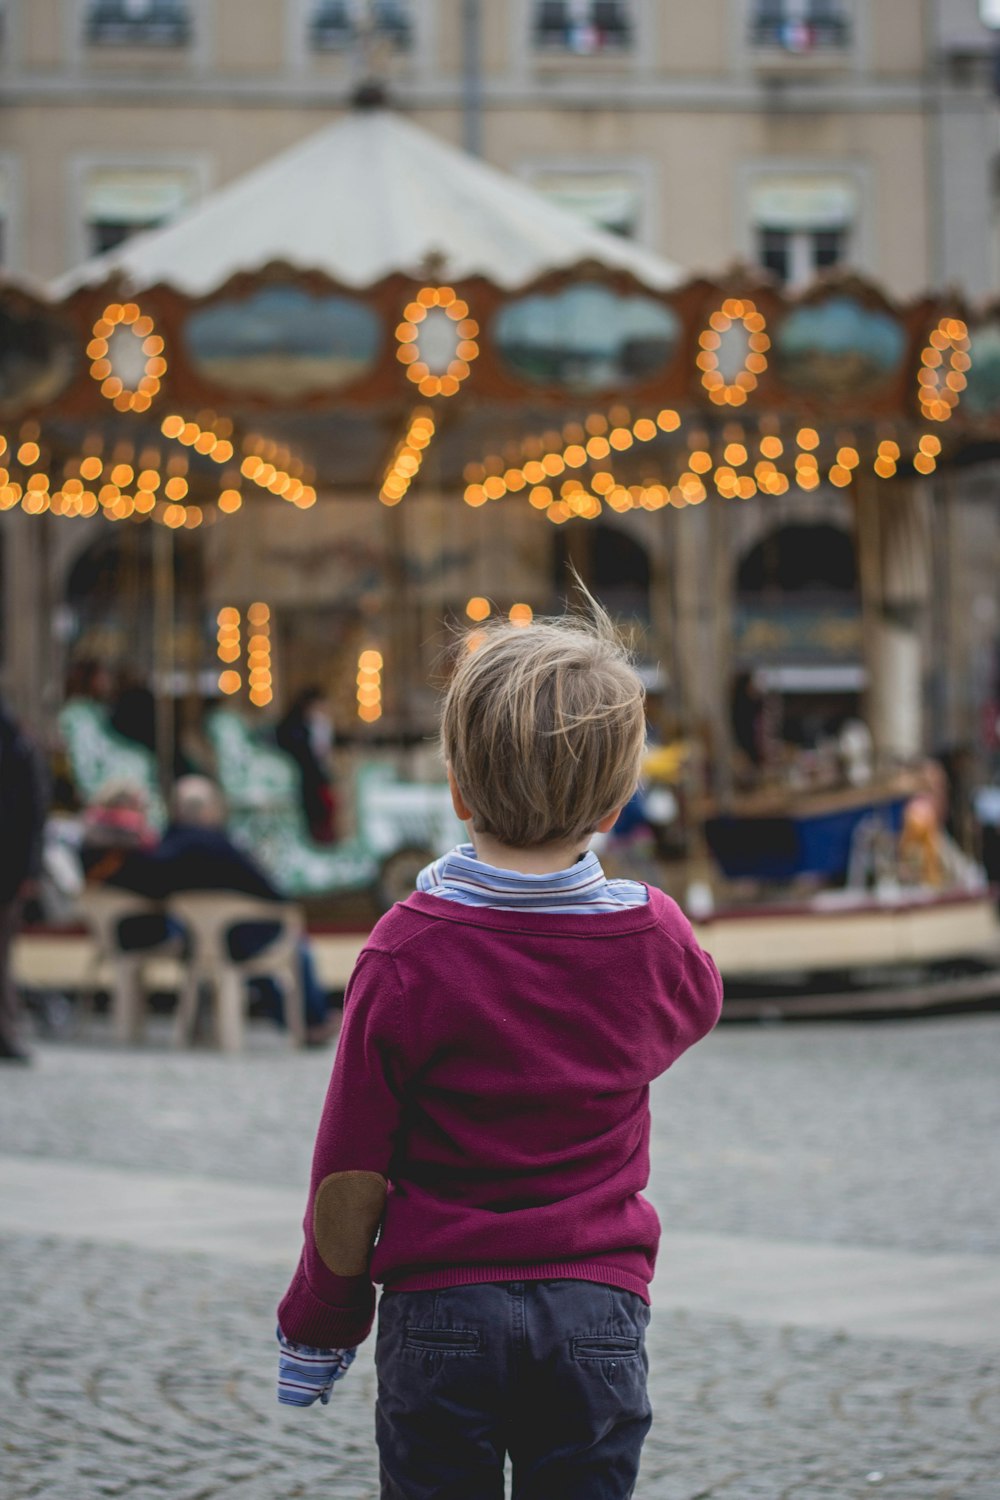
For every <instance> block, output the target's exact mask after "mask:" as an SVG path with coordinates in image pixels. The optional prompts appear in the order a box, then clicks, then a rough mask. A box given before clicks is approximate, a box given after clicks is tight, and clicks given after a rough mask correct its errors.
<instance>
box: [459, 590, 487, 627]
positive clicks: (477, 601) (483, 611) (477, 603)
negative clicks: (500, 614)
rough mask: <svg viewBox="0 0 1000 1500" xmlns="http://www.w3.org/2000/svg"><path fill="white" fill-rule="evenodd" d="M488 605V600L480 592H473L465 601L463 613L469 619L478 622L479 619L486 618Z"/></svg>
mask: <svg viewBox="0 0 1000 1500" xmlns="http://www.w3.org/2000/svg"><path fill="white" fill-rule="evenodd" d="M490 607H491V606H490V601H489V600H488V599H484V598H483V597H482V595H481V594H475V595H473V597H472V598H471V599H470V600H469V601H468V602H467V604H466V606H465V613H466V614H467V615H468V617H469V619H470V620H475V621H476V622H477V624H478V623H479V622H480V621H481V620H485V619H486V617H487V615H488V614H489V613H490Z"/></svg>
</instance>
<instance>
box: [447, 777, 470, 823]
mask: <svg viewBox="0 0 1000 1500" xmlns="http://www.w3.org/2000/svg"><path fill="white" fill-rule="evenodd" d="M446 769H447V771H448V785H449V787H450V788H451V805H452V807H453V808H454V809H455V816H456V818H457V819H458V821H459V822H460V823H468V822H470V821H471V819H472V808H471V807H470V806H469V804H468V803H467V802H466V800H465V798H464V797H463V796H462V793H461V792H460V791H459V787H458V782H457V781H456V780H455V773H454V771H453V770H452V769H451V764H450V762H449V764H448V766H447V768H446Z"/></svg>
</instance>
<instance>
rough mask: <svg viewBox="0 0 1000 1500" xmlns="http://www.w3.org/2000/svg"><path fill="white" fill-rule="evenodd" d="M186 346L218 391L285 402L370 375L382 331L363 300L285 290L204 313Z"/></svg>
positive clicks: (264, 291) (262, 292) (191, 323)
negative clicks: (265, 397)
mask: <svg viewBox="0 0 1000 1500" xmlns="http://www.w3.org/2000/svg"><path fill="white" fill-rule="evenodd" d="M184 339H185V343H186V345H187V351H188V357H189V359H190V360H191V363H192V364H193V365H194V367H195V369H196V370H197V371H198V372H199V374H200V375H202V376H203V377H204V379H206V380H209V381H211V382H212V384H213V385H218V386H221V387H223V388H225V389H227V390H232V391H241V392H248V393H252V394H254V395H261V396H270V397H272V398H275V399H278V400H281V399H293V398H295V397H299V396H304V395H307V394H309V393H311V392H321V391H334V390H341V389H342V388H343V387H345V386H348V385H352V384H353V383H354V382H355V381H357V380H359V379H360V378H361V377H362V376H363V375H367V374H368V373H369V371H370V370H371V369H372V368H373V367H374V365H375V363H376V361H377V359H378V356H379V351H380V348H381V345H382V324H381V321H380V319H379V317H378V315H377V314H376V313H375V312H373V311H372V309H371V308H370V307H368V306H367V305H366V304H365V303H364V302H361V301H359V300H358V299H357V298H354V297H346V296H343V295H341V294H330V295H326V296H319V295H316V294H315V293H313V292H310V291H307V290H306V289H305V288H304V287H300V286H295V285H288V284H283V285H272V286H264V287H261V288H260V289H259V290H257V291H254V292H251V293H250V295H249V296H247V297H226V298H223V299H221V300H220V301H217V302H212V303H211V304H210V305H208V306H207V307H203V308H201V309H200V310H199V311H198V312H195V313H192V314H191V316H190V317H189V318H188V320H187V323H186V324H185V328H184Z"/></svg>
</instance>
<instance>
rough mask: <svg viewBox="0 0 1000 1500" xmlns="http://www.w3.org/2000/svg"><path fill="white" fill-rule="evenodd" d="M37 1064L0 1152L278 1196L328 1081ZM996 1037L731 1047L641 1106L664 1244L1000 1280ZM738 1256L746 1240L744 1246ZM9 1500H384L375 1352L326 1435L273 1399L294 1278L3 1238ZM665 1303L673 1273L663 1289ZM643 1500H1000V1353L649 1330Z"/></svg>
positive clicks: (941, 1031) (960, 1021)
mask: <svg viewBox="0 0 1000 1500" xmlns="http://www.w3.org/2000/svg"><path fill="white" fill-rule="evenodd" d="M162 1041H163V1037H162V1033H159V1032H156V1031H155V1030H154V1042H153V1044H152V1045H150V1047H148V1048H146V1049H144V1050H142V1051H138V1052H120V1051H115V1050H114V1049H113V1048H111V1047H110V1045H109V1044H108V1043H107V1040H106V1037H105V1035H104V1034H103V1033H102V1032H101V1030H100V1028H99V1027H98V1028H95V1031H94V1034H93V1036H92V1038H91V1039H90V1041H89V1042H88V1043H87V1044H86V1045H66V1044H61V1045H45V1046H42V1047H41V1048H40V1049H39V1053H40V1055H39V1058H38V1062H37V1065H36V1067H34V1068H33V1069H30V1070H29V1069H25V1070H23V1071H22V1070H18V1071H17V1072H14V1071H13V1070H11V1071H10V1073H9V1076H8V1075H7V1074H5V1075H4V1079H3V1085H4V1086H3V1089H2V1091H0V1151H3V1152H5V1153H8V1154H9V1153H18V1154H22V1155H24V1156H26V1157H29V1158H31V1157H39V1158H52V1159H56V1160H61V1161H76V1162H88V1163H94V1164H108V1165H118V1166H130V1167H137V1168H141V1169H142V1170H143V1171H146V1172H150V1171H154V1172H163V1173H171V1174H174V1173H191V1174H197V1175H199V1176H210V1177H211V1176H215V1177H218V1178H223V1179H229V1180H242V1181H258V1182H261V1183H271V1184H274V1185H283V1186H287V1185H288V1184H289V1183H293V1182H296V1181H299V1182H302V1184H303V1190H304V1185H305V1181H306V1177H307V1173H308V1165H309V1156H310V1152H311V1146H312V1135H313V1130H314V1128H315V1121H316V1116H317V1114H318V1110H319V1107H320V1104H321V1101H322V1096H323V1091H324V1088H325V1085H326V1079H327V1076H328V1072H329V1066H330V1057H329V1055H328V1054H327V1055H324V1054H315V1053H309V1054H292V1053H290V1052H289V1051H287V1050H286V1049H285V1046H284V1044H283V1042H282V1040H281V1039H280V1038H279V1037H277V1036H276V1035H274V1034H273V1033H271V1032H269V1031H268V1030H267V1029H266V1028H264V1027H263V1026H255V1027H253V1028H251V1045H250V1048H249V1050H248V1052H247V1053H246V1054H245V1055H243V1056H241V1057H238V1058H221V1057H218V1056H216V1055H213V1054H211V1053H208V1052H194V1053H191V1054H185V1055H180V1056H177V1055H174V1054H171V1053H169V1052H167V1051H165V1050H162ZM998 1063H1000V1017H995V1016H983V1017H953V1018H949V1019H947V1020H935V1021H909V1022H906V1023H893V1024H879V1025H874V1026H861V1025H855V1024H848V1025H842V1026H839V1025H836V1026H835V1025H819V1026H809V1027H793V1026H788V1027H777V1028H766V1029H765V1028H762V1029H757V1028H729V1029H723V1030H722V1031H720V1032H718V1033H716V1035H715V1036H714V1037H713V1038H712V1039H710V1041H709V1042H708V1043H707V1044H706V1045H705V1046H704V1047H703V1048H699V1049H697V1050H696V1051H695V1052H694V1053H693V1054H691V1055H690V1056H689V1057H688V1058H685V1059H683V1060H682V1061H681V1063H680V1064H678V1066H677V1067H676V1068H675V1069H674V1070H672V1072H671V1074H670V1075H668V1076H667V1078H665V1079H664V1080H662V1081H661V1082H660V1083H659V1084H658V1085H657V1086H656V1088H655V1090H654V1118H655V1129H654V1141H653V1182H652V1189H651V1195H652V1196H653V1198H654V1201H655V1202H656V1203H657V1206H658V1208H659V1209H660V1212H661V1215H662V1216H663V1218H664V1219H665V1221H666V1222H668V1223H669V1224H670V1225H671V1226H672V1227H674V1228H676V1229H683V1230H690V1231H705V1232H712V1233H722V1234H729V1235H733V1236H739V1235H741V1234H742V1235H746V1236H763V1237H768V1236H770V1237H774V1238H790V1239H796V1238H797V1239H801V1240H811V1241H813V1242H819V1243H840V1244H845V1245H852V1246H873V1247H878V1246H886V1247H890V1246H891V1247H896V1248H898V1249H902V1250H907V1251H910V1252H920V1251H935V1252H952V1253H957V1254H961V1253H967V1254H980V1255H982V1254H986V1255H996V1254H1000V1212H998V1208H1000V1203H998V1199H1000V1184H998V1182H997V1180H996V1173H995V1161H994V1160H992V1159H991V1154H990V1153H991V1143H993V1142H995V1140H996V1139H997V1134H998V1128H1000V1090H998V1089H997V1086H996V1079H997V1077H998V1076H1000V1069H998ZM737 1243H738V1241H737ZM0 1264H2V1266H3V1276H2V1282H0V1327H2V1328H3V1344H4V1358H3V1359H2V1360H0V1414H2V1436H0V1496H2V1500H97V1497H104V1496H108V1497H122V1500H222V1497H225V1500H296V1497H302V1500H306V1497H308V1500H313V1497H315V1496H319V1495H322V1496H324V1497H326V1500H374V1497H375V1496H376V1495H377V1478H376V1475H377V1465H376V1459H375V1452H374V1441H373V1435H372V1426H373V1420H372V1414H373V1405H374V1392H375V1379H374V1369H373V1366H372V1346H371V1342H370V1341H369V1343H368V1344H367V1345H365V1346H363V1348H362V1350H361V1353H360V1354H359V1357H358V1360H357V1363H356V1364H355V1365H354V1367H353V1368H352V1370H351V1371H350V1373H349V1375H348V1376H347V1378H346V1379H345V1381H344V1382H343V1383H342V1384H341V1385H340V1386H339V1387H338V1389H337V1392H336V1394H335V1397H334V1400H333V1402H332V1404H331V1406H330V1407H329V1408H311V1409H309V1410H307V1411H293V1410H286V1409H284V1408H280V1407H278V1405H277V1404H276V1402H275V1400H274V1393H273V1377H274V1368H275V1358H274V1347H273V1318H274V1307H275V1304H276V1301H277V1298H278V1296H279V1294H280V1292H281V1290H282V1289H283V1282H284V1279H285V1277H284V1273H283V1272H282V1271H280V1270H279V1269H278V1268H276V1267H270V1266H254V1265H240V1266H235V1265H230V1264H226V1263H224V1262H222V1261H220V1260H219V1259H218V1258H216V1257H213V1256H207V1255H196V1254H190V1253H176V1254H166V1253H139V1252H137V1251H136V1250H135V1249H130V1248H126V1247H122V1246H116V1245H97V1244H89V1243H81V1242H78V1241H75V1240H73V1239H71V1238H67V1237H60V1238H59V1239H58V1240H55V1239H50V1240H46V1239H40V1238H38V1237H37V1236H29V1235H17V1236H7V1237H6V1238H3V1239H2V1240H0ZM661 1276H662V1277H664V1278H665V1277H668V1276H669V1266H668V1265H664V1267H663V1268H662V1270H661ZM649 1349H650V1384H651V1392H652V1397H653V1403H654V1408H655V1414H656V1415H655V1423H654V1427H653V1431H652V1433H651V1434H650V1438H649V1440H648V1443H647V1448H646V1453H645V1457H644V1464H643V1473H642V1478H641V1480H640V1485H639V1489H638V1492H637V1493H638V1495H639V1500H826V1497H829V1500H868V1497H885V1500H998V1496H1000V1485H998V1481H997V1453H998V1452H1000V1348H997V1349H993V1348H992V1347H990V1346H979V1347H976V1348H968V1347H966V1348H957V1347H956V1348H953V1347H950V1346H948V1345H946V1344H942V1343H934V1344H932V1343H927V1342H923V1343H921V1342H916V1341H911V1340H908V1341H905V1342H904V1341H902V1340H896V1341H894V1340H888V1339H867V1338H861V1337H857V1336H852V1337H845V1336H843V1335H838V1334H837V1333H832V1332H829V1331H826V1330H823V1329H807V1328H794V1327H791V1328H778V1327H774V1326H765V1325H764V1324H763V1323H761V1324H756V1323H754V1322H753V1321H752V1320H750V1319H743V1320H738V1319H734V1318H722V1317H718V1316H716V1317H711V1316H707V1315H702V1314H700V1313H699V1314H698V1315H695V1314H693V1313H690V1312H687V1313H685V1312H670V1311H667V1310H665V1309H662V1308H661V1310H660V1311H659V1312H657V1311H656V1310H655V1289H654V1316H653V1321H652V1324H651V1329H650V1339H649Z"/></svg>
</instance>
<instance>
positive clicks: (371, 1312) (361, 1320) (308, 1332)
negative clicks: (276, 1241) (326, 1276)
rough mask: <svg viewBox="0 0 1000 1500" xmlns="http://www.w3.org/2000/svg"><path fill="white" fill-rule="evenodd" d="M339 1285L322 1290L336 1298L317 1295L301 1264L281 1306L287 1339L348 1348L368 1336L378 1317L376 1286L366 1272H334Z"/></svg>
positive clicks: (313, 1344) (321, 1346)
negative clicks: (365, 1274) (354, 1273)
mask: <svg viewBox="0 0 1000 1500" xmlns="http://www.w3.org/2000/svg"><path fill="white" fill-rule="evenodd" d="M331 1281H334V1282H336V1283H337V1285H336V1286H335V1287H334V1286H331V1287H329V1288H327V1287H324V1288H323V1290H324V1291H325V1292H327V1293H328V1295H332V1296H334V1297H336V1299H337V1300H336V1302H335V1303H334V1302H328V1301H324V1299H323V1298H322V1297H318V1296H317V1295H316V1293H315V1291H314V1290H313V1288H312V1287H311V1286H310V1284H309V1282H308V1280H307V1279H306V1274H305V1270H304V1268H303V1266H302V1265H301V1263H300V1265H299V1268H298V1270H297V1271H296V1273H295V1275H294V1277H293V1278H292V1284H291V1286H290V1287H289V1288H288V1291H287V1292H286V1293H285V1295H284V1297H283V1298H282V1301H281V1305H280V1306H279V1308H278V1324H279V1326H280V1328H281V1331H282V1333H283V1334H284V1336H285V1338H286V1339H291V1340H292V1341H293V1342H294V1343H297V1344H310V1345H312V1346H313V1347H314V1348H317V1349H349V1348H354V1347H355V1346H356V1345H357V1344H360V1343H361V1342H362V1340H363V1339H366V1338H367V1337H368V1334H369V1333H370V1332H371V1326H372V1323H373V1322H374V1319H375V1288H374V1286H373V1285H372V1283H371V1281H370V1279H369V1278H368V1277H367V1276H352V1277H345V1276H337V1277H333V1276H331Z"/></svg>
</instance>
